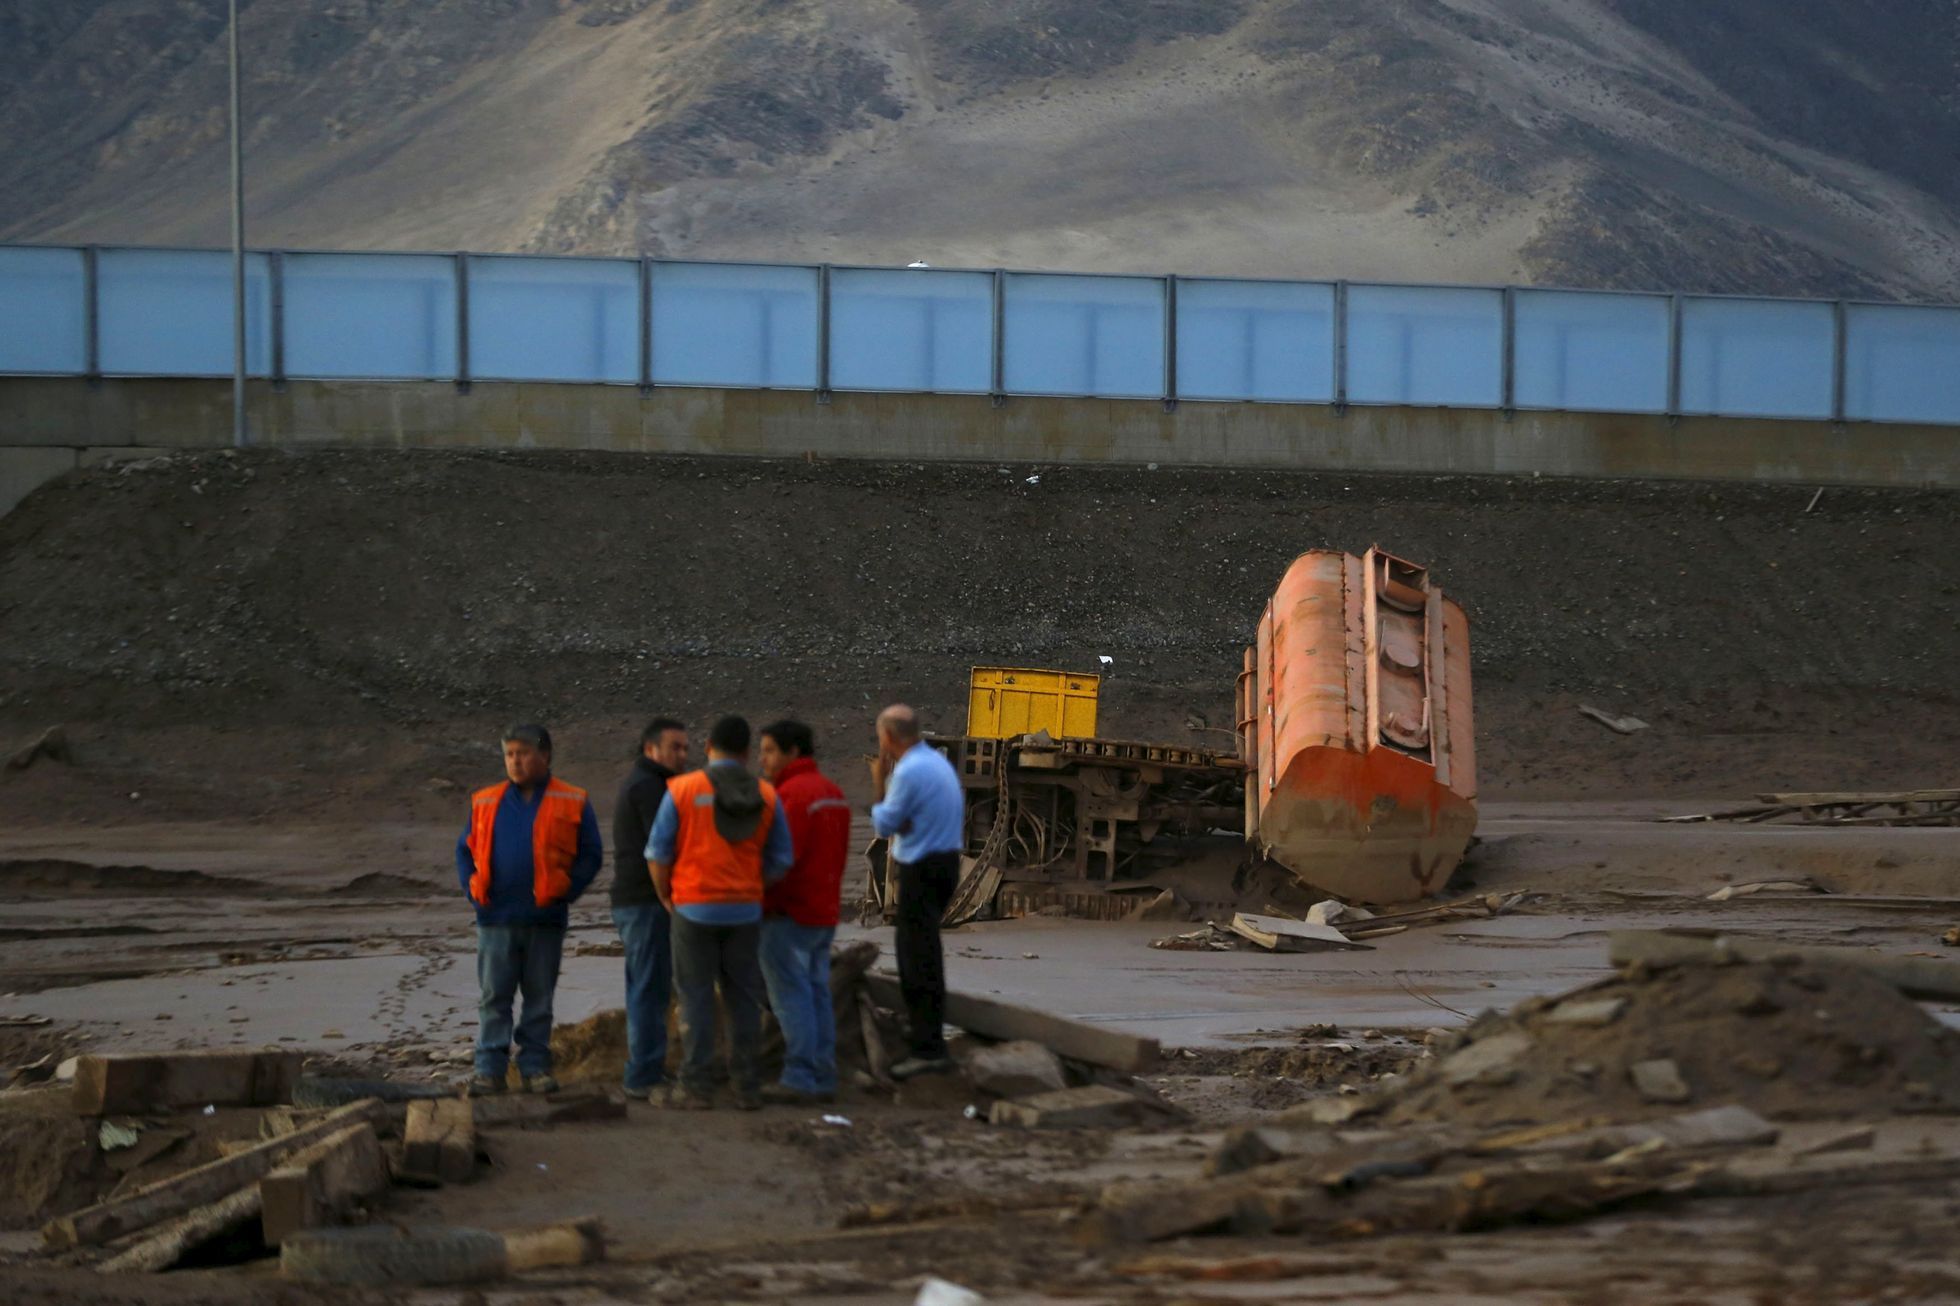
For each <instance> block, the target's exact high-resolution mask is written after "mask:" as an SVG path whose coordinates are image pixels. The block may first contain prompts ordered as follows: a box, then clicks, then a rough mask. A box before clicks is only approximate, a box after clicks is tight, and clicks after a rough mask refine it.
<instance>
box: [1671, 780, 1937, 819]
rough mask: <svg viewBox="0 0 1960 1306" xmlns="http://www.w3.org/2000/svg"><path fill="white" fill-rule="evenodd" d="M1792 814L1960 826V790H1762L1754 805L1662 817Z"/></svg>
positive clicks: (1808, 816) (1756, 817)
mask: <svg viewBox="0 0 1960 1306" xmlns="http://www.w3.org/2000/svg"><path fill="white" fill-rule="evenodd" d="M1791 817H1795V818H1797V821H1798V822H1799V823H1801V824H1803V825H1835V826H1866V825H1960V789H1907V790H1900V791H1897V792H1891V793H1803V794H1757V795H1756V802H1755V804H1754V805H1753V806H1749V807H1732V808H1728V809H1726V810H1723V811H1718V812H1697V813H1693V814H1691V815H1688V816H1663V817H1662V818H1660V819H1661V820H1662V821H1664V822H1672V823H1688V822H1697V821H1740V822H1743V823H1745V824H1750V825H1760V824H1763V823H1764V822H1769V821H1784V820H1788V819H1789V818H1791Z"/></svg>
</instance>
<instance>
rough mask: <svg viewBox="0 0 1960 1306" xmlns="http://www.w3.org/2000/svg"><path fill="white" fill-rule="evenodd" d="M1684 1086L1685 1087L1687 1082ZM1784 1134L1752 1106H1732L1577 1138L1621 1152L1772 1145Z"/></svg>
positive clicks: (1594, 1147)
mask: <svg viewBox="0 0 1960 1306" xmlns="http://www.w3.org/2000/svg"><path fill="white" fill-rule="evenodd" d="M1667 1064H1670V1065H1671V1064H1672V1063H1671V1062H1670V1063H1667ZM1682 1087H1683V1089H1684V1090H1685V1088H1686V1085H1685V1084H1684V1085H1682ZM1782 1134H1783V1131H1782V1130H1780V1129H1778V1128H1777V1127H1776V1126H1775V1125H1773V1124H1771V1123H1770V1122H1769V1121H1767V1120H1765V1119H1763V1118H1762V1117H1761V1116H1759V1115H1757V1114H1756V1113H1755V1112H1754V1111H1751V1110H1750V1109H1749V1108H1748V1107H1745V1106H1733V1105H1731V1106H1718V1107H1710V1108H1708V1109H1707V1110H1705V1111H1691V1112H1689V1113H1687V1114H1686V1115H1678V1116H1668V1117H1666V1118H1664V1119H1661V1120H1647V1121H1642V1122H1641V1123H1639V1124H1632V1125H1614V1126H1611V1127H1610V1128H1606V1129H1601V1130H1597V1131H1594V1132H1592V1133H1589V1134H1583V1135H1579V1136H1578V1138H1577V1140H1576V1141H1579V1142H1581V1143H1583V1144H1585V1145H1587V1146H1588V1147H1590V1148H1591V1149H1592V1150H1593V1151H1595V1152H1618V1151H1623V1150H1624V1149H1626V1148H1629V1147H1637V1146H1639V1145H1641V1144H1643V1143H1650V1142H1657V1143H1659V1144H1661V1145H1662V1146H1664V1147H1768V1146H1769V1145H1770V1144H1772V1143H1774V1142H1776V1140H1777V1139H1778V1138H1780V1137H1782Z"/></svg>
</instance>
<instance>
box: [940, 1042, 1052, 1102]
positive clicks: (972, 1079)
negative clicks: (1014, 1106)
mask: <svg viewBox="0 0 1960 1306" xmlns="http://www.w3.org/2000/svg"><path fill="white" fill-rule="evenodd" d="M960 1068H961V1069H962V1070H964V1071H965V1072H966V1078H967V1081H968V1082H969V1083H971V1084H972V1085H973V1087H975V1088H977V1089H979V1090H980V1091H981V1092H983V1093H991V1094H993V1095H994V1096H995V1097H1028V1096H1030V1095H1031V1094H1035V1093H1053V1092H1057V1091H1059V1090H1061V1089H1064V1088H1067V1087H1068V1074H1067V1071H1066V1070H1064V1069H1063V1067H1062V1059H1061V1058H1060V1057H1058V1056H1056V1055H1055V1054H1054V1053H1053V1052H1051V1051H1049V1050H1048V1049H1047V1048H1046V1047H1044V1046H1043V1045H1042V1044H1040V1043H1035V1042H1031V1041H1030V1040H1028V1039H1016V1040H1015V1041H1014V1042H1012V1043H999V1044H995V1045H994V1046H992V1047H985V1048H980V1049H978V1050H976V1051H975V1052H973V1053H972V1054H971V1055H970V1056H968V1057H967V1058H966V1059H965V1061H964V1062H963V1063H962V1065H961V1067H960Z"/></svg>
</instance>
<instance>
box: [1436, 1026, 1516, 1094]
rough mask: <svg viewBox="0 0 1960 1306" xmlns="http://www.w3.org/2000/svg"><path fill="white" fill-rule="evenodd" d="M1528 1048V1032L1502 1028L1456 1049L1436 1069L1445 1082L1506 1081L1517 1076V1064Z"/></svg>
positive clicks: (1491, 1082)
mask: <svg viewBox="0 0 1960 1306" xmlns="http://www.w3.org/2000/svg"><path fill="white" fill-rule="evenodd" d="M1530 1050H1531V1035H1529V1034H1527V1033H1525V1032H1524V1031H1523V1030H1519V1029H1511V1030H1505V1031H1504V1032H1503V1033H1501V1034H1492V1035H1491V1036H1489V1037H1488V1038H1480V1039H1478V1040H1477V1041H1476V1042H1474V1043H1471V1044H1469V1045H1468V1046H1466V1047H1462V1048H1458V1049H1457V1050H1456V1051H1455V1052H1452V1053H1450V1054H1449V1056H1447V1057H1445V1058H1444V1059H1443V1062H1442V1064H1441V1065H1440V1066H1439V1067H1438V1068H1437V1070H1438V1073H1439V1074H1441V1075H1442V1077H1443V1082H1444V1083H1446V1084H1455V1085H1465V1084H1486V1085H1496V1084H1503V1083H1508V1082H1509V1081H1510V1079H1512V1078H1515V1077H1516V1075H1517V1070H1516V1063H1517V1062H1518V1061H1519V1059H1520V1058H1522V1057H1523V1056H1524V1055H1525V1053H1527V1052H1529V1051H1530Z"/></svg>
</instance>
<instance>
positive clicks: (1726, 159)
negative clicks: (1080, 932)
mask: <svg viewBox="0 0 1960 1306" xmlns="http://www.w3.org/2000/svg"><path fill="white" fill-rule="evenodd" d="M1883 9H1884V12H1883V14H1882V15H1874V14H1873V13H1872V12H1870V11H1869V10H1868V9H1866V8H1865V7H1861V6H1844V5H1841V4H1833V3H1829V0H1709V3H1706V4H1701V5H1696V6H1685V5H1681V4H1679V3H1676V2H1675V0H417V2H416V3H408V2H407V0H251V2H250V3H248V4H247V5H246V7H245V11H244V12H245V17H244V20H243V23H242V30H243V39H244V45H245V49H246V58H247V62H248V77H247V101H248V109H247V113H248V118H249V119H250V123H251V127H250V136H249V143H248V150H249V155H248V170H249V175H250V192H251V198H250V211H251V230H252V235H253V238H254V240H255V241H257V242H259V243H264V244H289V245H311V246H349V247H373V248H470V249H489V250H498V249H535V250H550V251H590V252H651V253H656V254H668V255H675V256H694V257H719V256H733V257H767V258H781V259H807V260H818V259H828V260H833V261H862V262H878V263H891V262H906V261H909V260H911V259H913V258H918V257H924V258H927V259H929V260H931V261H932V262H934V263H939V264H979V265H990V264H997V263H1001V264H1008V265H1014V266H1042V267H1067V268H1082V269H1092V270H1148V271H1161V270H1170V271H1180V272H1188V273H1194V274H1204V273H1209V274H1234V273H1236V274H1256V275H1271V276H1349V277H1391V278H1397V279H1420V278H1431V279H1443V280H1485V281H1520V282H1538V283H1570V284H1581V285H1598V286H1636V285H1637V286H1676V287H1681V288H1686V289H1712V290H1749V291H1764V292H1786V293H1822V294H1880V295H1897V296H1902V297H1908V298H1944V299H1960V90H1956V87H1960V3H1956V0H1888V3H1887V4H1886V5H1885V6H1884V7H1883ZM222 14H223V7H222V5H220V4H218V3H216V0H15V3H14V4H12V5H10V6H8V11H7V13H5V14H0V139H5V140H7V141H8V142H9V147H8V149H7V150H6V151H5V152H4V154H0V238H4V239H49V240H101V241H144V242H170V241H176V242H188V243H214V242H217V241H219V240H221V239H222V238H223V235H224V232H225V207H224V205H225V196H224V162H225V161H224V63H223V54H224V40H223V36H224V33H223V21H222Z"/></svg>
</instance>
